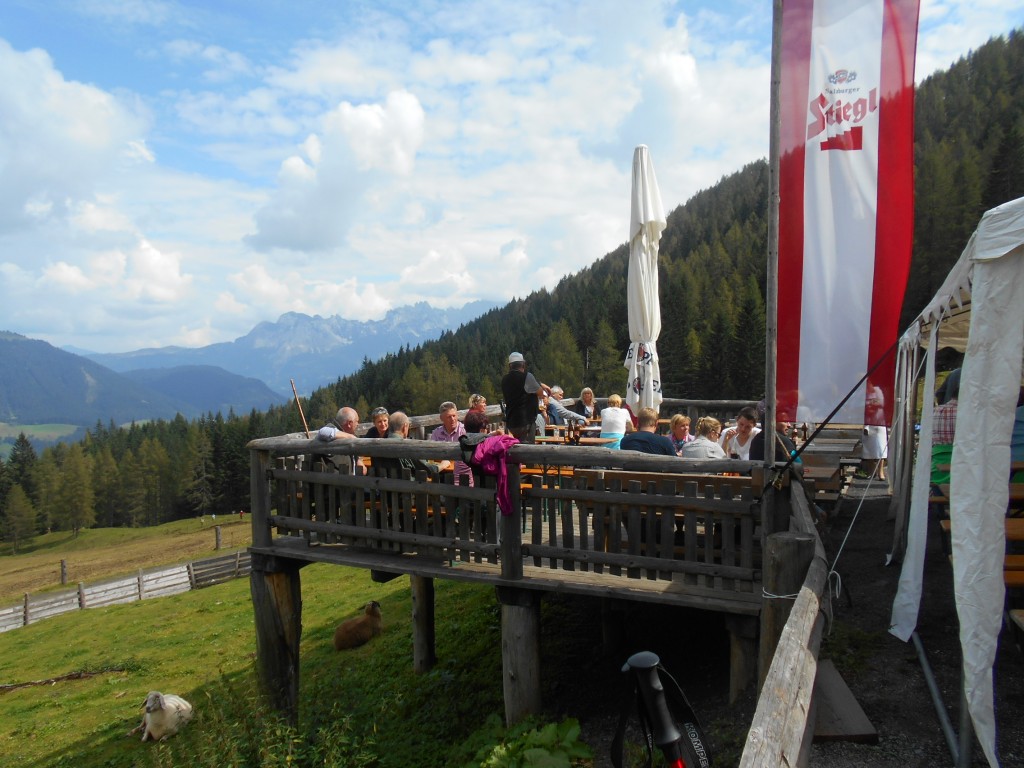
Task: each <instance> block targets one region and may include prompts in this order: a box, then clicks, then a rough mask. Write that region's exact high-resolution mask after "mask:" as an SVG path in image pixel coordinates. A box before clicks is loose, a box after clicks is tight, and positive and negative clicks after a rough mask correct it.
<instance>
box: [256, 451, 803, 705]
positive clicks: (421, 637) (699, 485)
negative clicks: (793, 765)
mask: <svg viewBox="0 0 1024 768" xmlns="http://www.w3.org/2000/svg"><path fill="white" fill-rule="evenodd" d="M248 447H249V449H250V456H251V471H250V477H251V496H252V504H253V509H252V525H253V546H252V547H251V548H250V552H251V554H252V576H251V586H252V594H253V604H254V612H255V620H256V635H257V661H258V663H257V669H258V671H259V674H260V678H261V681H262V685H263V688H264V690H265V691H267V693H268V694H269V695H270V699H271V704H272V706H274V708H275V709H278V710H279V711H282V712H284V713H289V714H290V715H291V716H292V717H295V716H297V696H298V676H299V663H298V654H299V638H300V636H301V631H302V623H301V604H302V600H301V584H300V579H299V571H300V569H301V568H302V567H303V566H304V565H306V564H308V563H312V562H326V563H334V564H338V565H346V566H350V567H359V568H364V569H366V570H367V572H368V575H369V576H370V577H371V578H372V579H374V580H377V581H386V580H390V579H392V578H395V577H396V576H400V575H407V576H408V577H409V579H410V587H411V590H412V592H413V600H414V604H415V605H416V606H417V609H416V610H415V611H414V612H413V617H412V621H413V638H414V646H413V666H414V669H416V670H417V671H426V670H427V669H429V668H430V666H431V665H432V664H433V663H434V660H435V659H436V656H435V655H434V649H433V645H432V644H433V637H434V629H433V626H432V622H433V580H434V579H437V578H443V579H452V580H460V581H474V582H479V583H486V584H492V585H494V586H495V587H496V593H497V595H498V599H499V601H500V602H501V606H502V608H501V609H502V633H503V637H504V636H505V634H506V633H508V636H509V637H517V638H534V639H535V638H536V636H537V633H538V632H539V620H540V600H541V598H542V596H543V595H544V594H545V593H550V592H560V593H572V594H581V595H589V596H597V597H602V598H613V599H617V600H637V601H645V602H658V603H665V604H669V605H677V606H685V607H690V608H697V609H701V610H709V611H716V612H721V613H726V614H731V619H730V620H729V621H728V622H726V623H727V627H728V631H729V633H730V644H731V653H730V664H731V669H730V698H731V699H735V698H736V697H738V695H739V694H740V692H742V690H743V689H744V688H745V686H746V685H747V684H748V683H749V682H751V681H752V679H753V678H754V676H755V675H756V667H757V664H758V663H759V654H758V634H759V633H758V626H759V617H762V614H763V612H764V610H765V608H764V599H763V589H762V581H763V578H762V571H761V568H762V542H763V541H764V540H765V537H766V536H768V535H769V534H773V533H775V532H776V531H788V530H789V516H790V511H789V504H788V502H787V501H786V500H785V499H787V498H788V495H789V480H790V478H789V476H785V477H780V478H775V477H772V478H770V480H771V482H770V483H769V482H766V480H765V478H764V476H763V474H764V470H763V468H762V467H761V465H760V464H755V463H753V462H741V461H736V460H730V459H725V460H704V461H701V460H682V459H679V458H676V457H666V456H650V455H646V454H640V453H636V452H632V451H615V450H609V449H607V448H602V447H585V446H568V445H563V444H547V445H521V444H517V445H514V446H512V447H511V449H510V450H509V452H508V455H507V457H506V462H505V465H504V466H505V467H506V469H507V484H506V486H505V488H504V489H503V488H501V487H499V481H498V479H497V478H495V477H493V476H489V475H482V474H476V475H475V482H474V485H473V486H472V487H471V486H469V485H468V484H466V482H465V479H463V481H462V482H461V483H460V484H455V483H454V482H453V480H452V476H451V475H447V476H444V475H442V479H441V481H438V480H435V479H432V478H431V477H428V475H427V473H426V472H424V471H422V470H421V471H419V472H418V473H417V474H416V475H413V474H412V473H411V472H409V471H408V470H401V469H396V468H395V466H396V462H395V461H394V460H395V459H399V460H401V459H422V460H430V461H438V462H440V461H444V460H447V461H451V460H454V459H458V458H461V454H460V451H459V447H458V445H453V444H450V443H432V442H428V441H421V440H404V441H401V440H339V441H333V442H330V443H326V442H320V441H318V440H316V439H312V440H310V439H306V438H304V437H297V436H286V437H280V438H265V439H260V440H254V441H253V442H252V443H250V444H249V446H248ZM357 455H363V456H365V455H369V456H370V457H371V458H372V462H371V464H372V466H373V473H372V474H370V475H368V476H364V475H356V474H353V473H352V472H351V470H350V467H351V464H352V462H351V460H350V459H349V458H348V457H350V456H357ZM752 474H753V476H751V475H752ZM793 488H799V486H798V485H794V486H793ZM765 491H768V493H766V494H765V499H762V498H761V497H762V493H763V492H765ZM780 493H781V496H780ZM802 493H803V491H802V489H800V491H799V495H801V496H802ZM794 495H797V494H796V493H794ZM780 499H781V500H780ZM502 505H503V507H504V509H502V510H501V511H503V512H507V513H508V514H501V513H500V512H499V506H502ZM761 621H762V622H763V617H762V618H761ZM762 634H763V633H762ZM776 639H777V635H776ZM506 646H507V647H506ZM502 647H503V666H504V675H503V677H504V682H503V685H504V692H505V708H506V720H507V722H510V723H511V722H516V721H518V720H519V719H521V717H523V716H525V715H526V714H529V713H535V712H537V711H539V709H540V702H539V691H540V688H541V686H540V681H539V677H538V675H539V648H538V647H537V646H536V645H535V643H534V642H533V641H528V642H518V641H517V642H515V643H512V642H509V643H507V644H506V643H504V642H503V645H502Z"/></svg>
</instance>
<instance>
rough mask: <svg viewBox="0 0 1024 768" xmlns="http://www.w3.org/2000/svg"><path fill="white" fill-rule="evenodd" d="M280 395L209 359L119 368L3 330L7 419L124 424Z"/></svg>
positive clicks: (273, 400)
mask: <svg viewBox="0 0 1024 768" xmlns="http://www.w3.org/2000/svg"><path fill="white" fill-rule="evenodd" d="M283 400H284V398H283V397H282V396H281V395H279V394H277V393H275V392H273V391H271V390H270V388H269V387H267V385H266V384H264V383H263V382H262V381H259V380H257V379H253V378H248V379H247V378H244V377H242V376H238V375H236V374H232V373H228V372H227V371H225V370H223V369H221V368H216V367H214V366H189V367H177V368H172V369H164V370H159V371H144V370H140V371H129V372H125V373H116V372H114V371H112V370H110V369H109V368H106V367H104V366H102V365H100V364H98V363H95V362H93V361H92V360H89V359H88V358H85V357H82V356H80V355H74V354H72V353H70V352H66V351H64V350H62V349H57V348H56V347H54V346H51V345H50V344H47V343H46V342H45V341H39V340H38V339H29V338H26V337H25V336H21V335H19V334H16V333H8V332H4V333H0V421H2V422H6V423H8V424H26V425H27V424H73V425H77V426H80V427H91V426H93V425H94V424H96V422H97V421H99V422H102V423H104V424H106V423H108V422H110V421H113V422H114V423H116V424H126V423H129V422H131V421H146V420H149V419H161V418H162V419H173V418H174V417H175V415H176V414H179V413H180V414H182V415H183V416H185V417H187V418H196V417H199V416H202V415H204V414H206V413H216V412H218V411H219V412H222V413H225V414H226V413H227V412H228V411H229V410H230V409H232V408H233V409H234V410H235V411H236V412H242V413H247V412H249V411H250V410H251V409H253V408H257V409H260V410H262V409H265V408H267V407H269V406H271V405H275V404H278V403H281V402H282V401H283Z"/></svg>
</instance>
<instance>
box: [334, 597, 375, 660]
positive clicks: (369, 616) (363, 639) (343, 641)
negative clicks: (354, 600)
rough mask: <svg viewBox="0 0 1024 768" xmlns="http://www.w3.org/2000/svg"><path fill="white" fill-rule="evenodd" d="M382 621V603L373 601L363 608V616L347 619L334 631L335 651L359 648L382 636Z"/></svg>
mask: <svg viewBox="0 0 1024 768" xmlns="http://www.w3.org/2000/svg"><path fill="white" fill-rule="evenodd" d="M381 627H382V621H381V616H380V603H378V602H377V601H376V600H372V601H371V602H369V603H367V604H366V605H365V606H363V615H362V616H356V617H355V618H351V619H347V620H346V621H343V622H341V624H339V625H338V628H337V629H336V630H334V650H336V651H342V650H345V649H346V648H358V647H359V646H360V645H364V644H365V643H368V642H369V641H370V638H371V637H376V636H377V635H379V634H380V632H381Z"/></svg>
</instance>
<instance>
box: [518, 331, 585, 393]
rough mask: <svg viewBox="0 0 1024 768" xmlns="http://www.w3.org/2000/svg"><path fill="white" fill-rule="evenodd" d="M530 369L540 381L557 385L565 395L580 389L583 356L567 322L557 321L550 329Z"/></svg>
mask: <svg viewBox="0 0 1024 768" xmlns="http://www.w3.org/2000/svg"><path fill="white" fill-rule="evenodd" d="M530 368H531V369H533V370H535V372H536V373H535V375H536V376H537V377H538V378H539V379H540V380H541V381H543V382H545V383H547V384H549V385H551V386H554V385H555V384H558V385H560V386H561V387H562V388H563V389H564V390H565V391H566V393H567V394H568V393H570V392H573V391H574V390H576V389H577V387H579V388H582V384H583V356H582V355H580V350H579V347H578V346H577V345H576V339H575V337H574V336H573V334H572V330H571V329H570V328H569V323H568V322H566V321H565V320H559V321H558V322H557V323H555V324H554V325H553V326H552V327H551V330H550V331H549V332H548V335H547V338H545V339H544V343H543V344H541V346H540V350H539V351H538V352H537V359H536V361H534V363H533V364H532V365H530Z"/></svg>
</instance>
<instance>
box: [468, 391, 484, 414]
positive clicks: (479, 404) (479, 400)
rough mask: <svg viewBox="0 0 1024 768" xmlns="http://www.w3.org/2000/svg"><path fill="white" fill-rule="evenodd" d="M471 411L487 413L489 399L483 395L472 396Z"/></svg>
mask: <svg viewBox="0 0 1024 768" xmlns="http://www.w3.org/2000/svg"><path fill="white" fill-rule="evenodd" d="M469 410H470V411H479V412H480V413H486V412H487V398H486V397H484V396H483V395H470V396H469Z"/></svg>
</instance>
